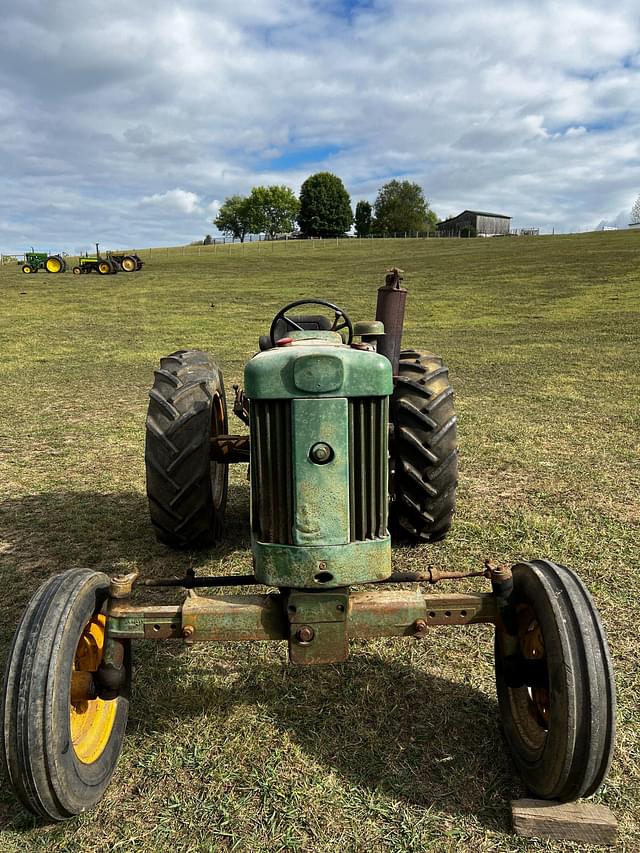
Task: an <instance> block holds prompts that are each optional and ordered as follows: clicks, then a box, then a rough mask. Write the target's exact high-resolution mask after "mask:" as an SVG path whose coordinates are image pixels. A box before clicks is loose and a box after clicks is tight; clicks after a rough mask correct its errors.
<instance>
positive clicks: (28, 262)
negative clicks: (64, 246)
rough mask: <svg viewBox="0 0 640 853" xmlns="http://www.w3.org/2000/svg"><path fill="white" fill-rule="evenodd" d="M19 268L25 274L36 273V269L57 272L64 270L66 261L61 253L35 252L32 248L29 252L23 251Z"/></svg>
mask: <svg viewBox="0 0 640 853" xmlns="http://www.w3.org/2000/svg"><path fill="white" fill-rule="evenodd" d="M21 268H22V272H23V273H25V275H30V274H32V273H36V272H38V270H45V271H46V272H48V273H59V272H66V269H67V263H66V261H65V259H64V258H63V257H62V255H50V254H49V253H48V252H36V251H34V249H33V248H32V249H31V251H30V252H25V255H24V261H23V262H22V267H21Z"/></svg>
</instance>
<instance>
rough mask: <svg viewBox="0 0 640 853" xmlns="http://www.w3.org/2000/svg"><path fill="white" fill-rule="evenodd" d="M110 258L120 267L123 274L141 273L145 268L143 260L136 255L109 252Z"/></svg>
mask: <svg viewBox="0 0 640 853" xmlns="http://www.w3.org/2000/svg"><path fill="white" fill-rule="evenodd" d="M109 257H110V258H111V260H112V261H114V262H115V263H116V264H117V265H118V266H119V267H120V269H121V270H122V272H140V270H141V269H142V267H143V266H144V262H143V261H142V258H140V256H139V255H136V254H131V255H123V254H116V253H115V252H109Z"/></svg>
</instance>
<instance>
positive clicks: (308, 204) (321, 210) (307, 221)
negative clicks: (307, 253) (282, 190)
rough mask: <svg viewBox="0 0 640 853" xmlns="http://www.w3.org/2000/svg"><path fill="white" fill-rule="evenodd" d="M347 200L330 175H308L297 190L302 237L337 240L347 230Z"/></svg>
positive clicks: (340, 185)
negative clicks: (334, 238) (298, 190)
mask: <svg viewBox="0 0 640 853" xmlns="http://www.w3.org/2000/svg"><path fill="white" fill-rule="evenodd" d="M352 222H353V212H352V210H351V199H350V198H349V193H348V192H347V191H346V189H345V186H344V184H343V183H342V181H341V180H340V178H339V177H338V176H337V175H332V174H331V172H318V173H317V174H315V175H311V176H310V177H308V178H307V180H306V181H305V182H304V183H303V185H302V186H301V188H300V212H299V213H298V225H299V226H300V230H301V231H302V233H303V234H304V236H305V237H338V236H340V235H341V234H344V232H345V231H348V230H349V228H351V223H352Z"/></svg>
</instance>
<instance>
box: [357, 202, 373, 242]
mask: <svg viewBox="0 0 640 853" xmlns="http://www.w3.org/2000/svg"><path fill="white" fill-rule="evenodd" d="M356 234H357V235H358V237H368V236H369V234H371V205H370V204H369V202H368V201H359V202H358V203H357V204H356Z"/></svg>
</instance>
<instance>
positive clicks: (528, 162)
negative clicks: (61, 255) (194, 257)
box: [0, 0, 640, 249]
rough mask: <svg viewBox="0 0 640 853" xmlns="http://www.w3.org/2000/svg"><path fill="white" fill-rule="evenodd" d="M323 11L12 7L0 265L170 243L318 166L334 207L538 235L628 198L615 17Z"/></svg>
mask: <svg viewBox="0 0 640 853" xmlns="http://www.w3.org/2000/svg"><path fill="white" fill-rule="evenodd" d="M339 5H340V4H322V3H320V2H315V1H314V0H273V2H270V3H268V4H265V3H262V2H260V0H248V2H246V3H243V4H236V5H235V6H229V5H228V4H226V3H223V2H222V0H184V2H182V3H181V4H180V5H179V6H176V5H175V3H174V2H173V0H155V2H153V3H151V0H140V2H138V3H135V4H132V3H130V2H129V0H127V2H125V0H112V2H111V3H110V5H109V16H108V17H107V18H106V19H105V17H104V4H103V3H101V2H98V0H86V2H85V4H84V6H83V15H82V16H78V15H77V11H76V10H75V7H74V6H73V4H67V3H63V2H60V0H54V2H44V0H31V2H30V3H29V4H28V5H27V6H25V7H24V10H23V9H22V7H20V6H18V5H14V8H13V11H12V12H11V13H10V14H8V15H7V16H5V19H4V20H3V23H4V25H5V30H6V31H7V33H8V35H9V37H8V38H7V39H6V40H5V41H4V42H3V50H2V52H1V53H0V117H1V118H2V121H1V122H0V162H2V163H3V170H2V174H1V175H0V220H1V221H3V222H7V223H8V225H7V226H6V227H3V226H2V225H0V248H5V249H8V248H13V249H16V248H18V246H17V245H10V246H3V244H4V243H7V242H8V241H11V243H12V244H14V243H15V242H16V241H18V242H24V243H25V244H27V243H28V244H29V245H30V244H31V242H33V241H34V240H38V239H43V240H46V242H49V241H51V242H54V243H60V245H64V244H65V242H70V243H75V242H83V241H86V242H87V243H90V242H91V241H92V240H94V239H106V238H104V237H103V235H107V236H109V239H111V240H112V241H113V242H114V243H116V244H117V243H120V244H123V243H125V242H129V241H130V240H131V239H133V241H134V242H135V243H137V244H138V245H142V244H143V242H144V241H146V240H149V241H150V242H151V243H152V244H153V245H158V244H160V243H163V242H167V243H171V242H179V241H181V240H183V241H185V242H186V241H188V240H190V239H194V238H195V237H197V236H199V231H202V233H206V230H207V229H209V230H210V228H211V224H210V222H211V218H212V217H213V216H214V215H215V213H216V212H217V208H216V207H215V205H216V204H219V201H218V200H222V199H224V198H225V197H226V196H227V195H229V194H232V193H237V192H239V193H246V192H248V191H249V190H250V188H251V186H252V185H254V184H257V183H268V182H278V183H286V184H288V185H290V186H292V187H293V188H294V189H296V190H297V188H298V187H299V185H300V183H301V182H302V180H304V178H305V177H307V175H309V174H310V173H311V172H312V171H315V170H317V169H320V168H322V169H329V170H331V171H334V172H336V173H337V174H339V175H340V176H341V177H342V178H343V180H344V181H345V183H346V185H347V188H348V189H349V191H350V192H351V194H352V200H353V202H354V205H355V202H356V201H357V200H358V199H359V198H363V197H364V198H369V199H370V200H373V199H374V198H375V195H376V191H377V189H378V187H379V186H380V185H381V184H382V183H384V181H386V180H388V179H389V178H391V177H394V176H395V175H402V176H406V177H408V178H410V179H412V180H417V181H418V182H420V183H421V184H422V185H423V187H424V189H425V192H426V195H427V196H428V197H429V199H430V200H431V202H432V204H433V206H434V208H435V210H436V211H437V212H438V213H440V214H442V215H443V216H444V215H446V214H448V213H450V212H454V211H456V210H458V209H462V208H464V207H483V208H489V209H492V208H494V209H496V210H498V211H499V212H505V213H508V214H511V215H512V216H513V217H514V224H518V223H521V224H523V225H528V224H532V225H540V226H541V227H552V226H553V227H555V228H556V230H558V229H579V228H584V227H587V226H589V225H593V224H594V223H595V222H597V221H598V220H605V219H611V218H612V217H615V215H616V211H620V210H622V209H624V208H625V207H630V205H631V203H632V201H633V199H634V198H635V197H636V196H637V194H638V192H640V97H639V94H640V52H639V49H638V45H640V17H639V16H638V15H637V0H619V1H618V2H617V3H616V4H615V5H612V4H610V3H605V2H604V0H573V2H566V3H563V4H558V3H557V2H554V0H520V2H518V3H517V4H505V3H504V2H503V0H486V2H484V3H483V4H482V5H481V6H473V5H469V4H463V5H462V6H461V7H460V8H459V9H457V8H454V7H452V6H451V4H448V5H446V4H445V5H442V4H436V3H434V2H425V0H375V2H374V3H372V4H370V5H368V6H367V7H363V8H362V9H360V10H358V8H357V7H354V9H353V10H352V11H351V13H350V14H349V15H347V14H344V15H343V16H339V15H337V14H335V12H332V11H331V9H334V10H335V9H337V8H338V7H339ZM97 19H100V20H101V21H102V23H101V26H100V27H95V25H94V21H95V20H97ZM69 45H73V50H70V49H69ZM305 151H306V152H307V153H306V155H305ZM167 187H173V188H174V189H169V190H167ZM69 198H71V199H72V204H71V207H70V208H64V207H60V206H59V207H58V208H57V212H56V215H55V216H54V215H53V214H52V212H51V201H52V199H54V200H55V201H56V202H60V201H61V200H62V201H66V200H67V199H69ZM212 199H216V201H211V200H212ZM140 200H142V202H141V201H140ZM145 207H154V208H155V210H156V211H157V213H158V215H155V216H154V217H141V210H142V209H144V208H145Z"/></svg>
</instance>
